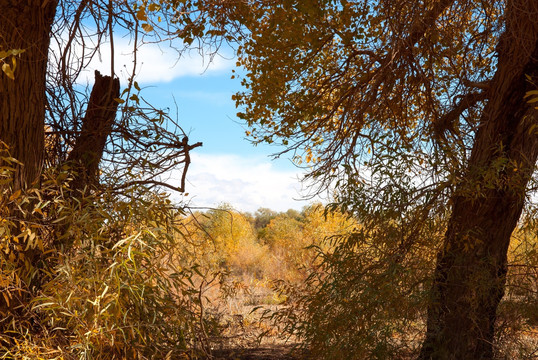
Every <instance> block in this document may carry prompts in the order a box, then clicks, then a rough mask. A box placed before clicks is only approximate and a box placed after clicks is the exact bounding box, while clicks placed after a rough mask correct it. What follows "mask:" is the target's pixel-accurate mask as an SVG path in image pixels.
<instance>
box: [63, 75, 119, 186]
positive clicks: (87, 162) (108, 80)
mask: <svg viewBox="0 0 538 360" xmlns="http://www.w3.org/2000/svg"><path fill="white" fill-rule="evenodd" d="M119 96H120V81H119V80H118V79H114V78H112V77H110V76H103V75H101V74H100V73H99V71H95V83H94V85H93V88H92V93H91V95H90V100H89V102H88V108H87V109H86V114H85V116H84V119H83V121H82V130H81V132H80V134H79V136H78V137H77V139H76V142H75V145H74V146H73V150H71V152H70V153H69V157H68V159H67V162H68V163H71V164H73V167H74V169H75V170H76V172H77V176H76V178H75V180H74V181H73V188H74V189H75V190H80V191H82V190H83V189H84V187H86V186H89V185H96V184H97V182H98V177H99V162H100V161H101V158H102V157H103V151H104V149H105V145H106V141H107V138H108V136H109V135H110V134H111V132H112V126H113V124H114V120H115V118H116V111H117V110H118V102H117V101H116V100H114V99H116V98H119Z"/></svg>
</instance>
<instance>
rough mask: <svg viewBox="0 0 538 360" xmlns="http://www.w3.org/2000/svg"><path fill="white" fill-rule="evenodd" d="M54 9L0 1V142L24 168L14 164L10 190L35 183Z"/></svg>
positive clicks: (38, 0) (47, 4) (35, 0)
mask: <svg viewBox="0 0 538 360" xmlns="http://www.w3.org/2000/svg"><path fill="white" fill-rule="evenodd" d="M56 6H57V1H42V0H32V1H23V2H21V1H9V0H6V1H1V2H0V53H1V55H0V60H1V61H0V62H1V63H2V70H3V71H0V84H1V86H0V140H2V141H3V142H4V143H6V145H7V146H9V147H10V148H11V154H12V156H13V157H15V158H16V159H17V160H19V161H20V162H22V163H23V164H24V165H23V166H17V171H16V174H15V178H14V180H15V182H14V186H15V188H20V187H25V186H26V185H27V184H30V183H32V182H33V181H35V180H37V179H38V177H39V174H40V171H41V168H42V163H43V157H44V155H43V151H44V147H43V143H44V131H45V130H44V129H45V108H46V96H45V95H46V85H45V84H46V74H47V63H48V51H49V44H50V35H51V29H52V24H53V21H54V17H55V14H56ZM21 51H23V52H22V53H21V54H19V53H20V52H21ZM15 74H16V80H15Z"/></svg>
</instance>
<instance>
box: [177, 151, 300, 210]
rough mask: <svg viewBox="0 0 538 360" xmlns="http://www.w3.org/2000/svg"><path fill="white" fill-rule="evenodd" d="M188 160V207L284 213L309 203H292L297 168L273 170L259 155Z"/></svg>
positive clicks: (296, 190) (297, 185)
mask: <svg viewBox="0 0 538 360" xmlns="http://www.w3.org/2000/svg"><path fill="white" fill-rule="evenodd" d="M191 157H192V164H191V166H190V167H189V172H188V174H187V180H188V183H187V189H186V191H187V193H189V195H188V196H187V197H185V200H187V201H190V204H191V205H192V206H202V207H213V206H216V205H218V204H220V203H228V204H230V205H232V206H233V207H234V208H236V209H237V210H241V211H250V212H253V211H255V210H256V209H258V208H260V207H266V208H270V209H273V210H276V211H285V210H287V209H290V208H293V209H301V208H302V207H303V206H305V205H308V204H309V203H310V202H311V201H305V200H303V201H299V200H295V199H300V198H301V194H300V190H301V187H302V185H301V183H300V181H299V178H300V176H301V172H300V170H299V169H297V170H296V171H293V170H280V169H277V168H276V167H275V165H274V163H272V162H271V161H270V159H268V158H266V157H261V156H258V157H255V156H248V157H247V156H239V155H231V154H226V155H206V154H192V155H191ZM172 178H175V179H177V178H179V175H178V174H174V176H173V177H172ZM170 182H172V183H173V182H174V179H171V181H170Z"/></svg>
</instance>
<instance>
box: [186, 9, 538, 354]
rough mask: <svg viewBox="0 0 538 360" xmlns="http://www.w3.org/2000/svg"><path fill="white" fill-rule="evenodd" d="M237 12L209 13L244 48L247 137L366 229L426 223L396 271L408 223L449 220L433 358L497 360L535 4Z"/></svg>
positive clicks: (528, 140)
mask: <svg viewBox="0 0 538 360" xmlns="http://www.w3.org/2000/svg"><path fill="white" fill-rule="evenodd" d="M195 3H196V2H195ZM224 3H226V4H224ZM224 3H223V2H219V3H218V4H210V5H208V4H207V3H204V2H200V3H198V4H197V5H198V6H200V7H201V9H202V11H201V14H202V15H203V14H206V16H208V17H210V18H211V19H212V22H211V24H212V25H213V26H214V27H215V28H216V31H215V30H214V29H212V30H211V31H213V33H217V34H222V33H226V32H225V31H226V30H230V29H232V30H233V31H231V32H228V33H227V34H230V35H228V39H229V40H237V41H239V43H240V45H239V48H238V51H239V54H240V55H239V56H240V58H239V63H240V64H241V65H243V66H244V67H245V68H246V76H245V77H244V79H243V80H242V83H243V85H244V86H245V88H246V90H245V92H242V93H239V94H237V95H236V97H235V99H236V102H237V105H238V106H239V107H240V108H242V110H243V111H242V113H240V116H241V117H242V118H243V119H244V120H245V121H246V122H247V124H248V125H249V126H250V130H249V132H248V134H250V135H251V136H252V139H253V140H254V141H255V142H269V143H271V142H275V141H278V142H280V143H281V144H282V145H284V146H286V147H287V151H292V152H293V153H294V154H299V155H300V156H296V157H295V159H297V161H298V162H301V161H302V162H303V164H304V163H305V162H306V163H307V165H308V169H309V170H310V171H309V174H308V175H307V179H311V180H313V181H314V183H315V184H318V185H319V186H320V188H321V189H323V188H326V187H328V186H332V185H334V184H336V189H337V190H336V192H337V195H338V199H339V200H338V201H339V204H338V205H339V206H344V207H347V208H348V209H349V210H351V211H352V212H354V213H355V214H356V216H357V217H359V218H361V219H366V218H368V217H371V216H372V214H377V215H383V216H388V215H387V214H394V213H398V214H400V215H399V216H395V221H394V222H400V223H402V224H403V223H406V224H411V223H412V224H414V225H413V227H412V228H413V229H414V230H413V231H410V233H409V234H408V235H406V236H404V237H403V238H402V240H401V244H402V246H401V247H400V248H399V251H400V252H401V255H398V258H399V259H400V258H401V257H405V256H407V253H408V249H409V246H410V245H409V243H410V242H411V241H413V240H416V236H417V235H416V234H418V233H420V232H419V231H418V230H417V226H419V225H417V224H420V221H414V222H413V221H410V220H408V217H409V216H411V215H413V214H415V215H416V214H418V217H417V219H425V218H427V217H428V216H440V217H441V218H442V217H446V218H447V223H448V225H447V228H446V233H445V235H444V238H443V240H442V245H441V247H440V248H441V250H440V252H439V255H438V259H437V267H436V269H435V275H434V280H433V288H432V292H431V298H430V301H429V309H428V319H427V332H426V338H425V341H424V343H423V346H422V350H421V353H420V358H421V359H490V358H492V356H493V342H494V326H495V321H496V311H497V307H498V305H499V302H500V300H501V298H502V297H503V294H504V284H505V276H506V269H507V249H508V245H509V242H510V236H511V233H512V232H513V230H514V228H515V226H516V224H517V222H518V219H519V218H520V215H521V213H522V211H523V208H524V205H525V200H526V199H527V197H528V191H529V190H528V189H529V182H530V181H531V180H532V176H533V173H534V169H535V163H536V158H537V155H538V138H537V134H536V126H535V124H536V120H537V118H538V113H537V110H536V109H535V107H534V105H533V104H532V103H529V97H528V96H527V95H532V94H533V93H532V92H531V91H535V90H536V88H537V84H538V63H537V59H538V37H537V35H538V31H537V30H538V28H537V27H538V22H536V18H537V16H538V3H537V2H535V1H526V0H507V1H496V0H485V1H484V0H480V1H475V0H425V1H418V2H417V1H409V0H397V1H384V0H377V1H366V0H357V1H345V0H343V1H318V0H314V1H309V2H303V1H294V0H281V1H256V2H241V3H240V4H237V3H236V2H234V1H230V2H224ZM226 6H227V8H225V7H226ZM204 11H205V12H204ZM223 14H225V15H226V16H223ZM193 29H196V27H195V26H194V25H193ZM238 29H243V31H240V34H239V35H238V32H237V30H238ZM219 31H220V32H219ZM193 33H195V31H194V30H193ZM531 101H532V102H534V99H533V100H531ZM447 207H448V208H449V209H450V210H451V211H450V212H448V214H447V212H446V208H447ZM413 216H414V215H413Z"/></svg>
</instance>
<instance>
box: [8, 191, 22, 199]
mask: <svg viewBox="0 0 538 360" xmlns="http://www.w3.org/2000/svg"><path fill="white" fill-rule="evenodd" d="M19 196H21V190H20V189H19V190H17V191H15V192H14V193H13V194H11V196H10V197H9V201H13V200H15V199H17V198H18V197H19Z"/></svg>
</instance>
